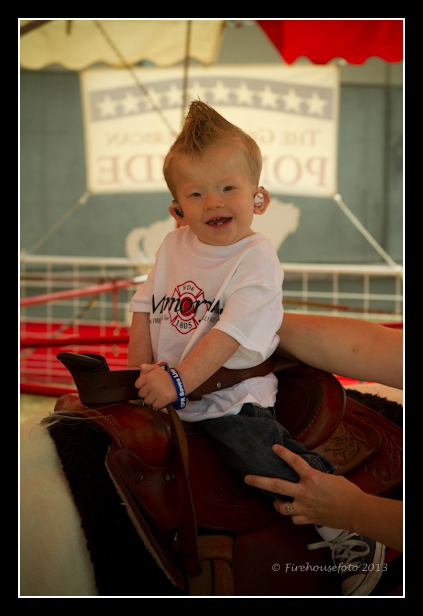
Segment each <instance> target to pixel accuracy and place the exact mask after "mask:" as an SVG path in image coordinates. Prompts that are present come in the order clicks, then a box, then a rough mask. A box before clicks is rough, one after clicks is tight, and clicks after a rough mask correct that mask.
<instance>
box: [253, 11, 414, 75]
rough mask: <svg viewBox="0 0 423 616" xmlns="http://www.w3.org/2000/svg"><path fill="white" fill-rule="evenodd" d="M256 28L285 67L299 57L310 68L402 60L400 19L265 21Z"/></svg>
mask: <svg viewBox="0 0 423 616" xmlns="http://www.w3.org/2000/svg"><path fill="white" fill-rule="evenodd" d="M258 24H259V25H260V27H261V28H262V29H263V30H264V32H265V33H266V34H267V36H268V37H269V39H270V40H271V41H272V43H273V44H274V46H275V47H276V49H277V50H278V51H279V53H280V54H281V56H282V58H283V59H284V60H285V62H287V63H288V64H292V62H294V61H295V60H296V59H297V58H299V57H300V56H305V57H307V58H309V60H311V61H312V62H313V63H314V64H326V62H329V61H330V60H332V59H333V58H343V59H344V60H346V61H347V62H349V63H350V64H362V63H363V62H365V61H366V60H367V59H368V58H370V57H371V56H378V57H380V58H382V59H383V60H386V61H387V62H400V61H401V60H402V59H403V20H402V19H377V20H376V19H375V20H373V19H299V20H297V19H266V20H258Z"/></svg>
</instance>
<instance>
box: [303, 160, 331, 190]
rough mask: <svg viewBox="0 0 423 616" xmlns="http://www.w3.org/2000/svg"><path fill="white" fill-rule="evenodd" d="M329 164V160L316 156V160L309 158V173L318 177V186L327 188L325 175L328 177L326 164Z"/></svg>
mask: <svg viewBox="0 0 423 616" xmlns="http://www.w3.org/2000/svg"><path fill="white" fill-rule="evenodd" d="M327 162H328V159H327V158H322V157H320V156H315V157H314V158H309V159H308V161H307V162H306V167H307V171H309V172H310V173H311V174H312V175H316V176H317V177H318V180H319V181H318V183H317V186H325V175H326V163H327Z"/></svg>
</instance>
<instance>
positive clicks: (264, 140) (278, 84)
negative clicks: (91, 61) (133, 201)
mask: <svg viewBox="0 0 423 616" xmlns="http://www.w3.org/2000/svg"><path fill="white" fill-rule="evenodd" d="M134 72H135V74H136V77H137V79H138V81H139V82H140V83H141V84H142V85H143V87H144V88H145V90H146V91H148V96H146V95H145V94H144V92H143V89H142V88H141V87H140V86H139V85H137V84H136V83H135V82H134V78H133V76H131V74H130V73H129V72H128V71H126V70H123V69H92V70H87V71H84V72H83V73H82V74H81V91H82V99H83V109H84V126H85V140H86V160H87V182H88V190H90V191H91V192H92V193H123V192H167V190H168V189H167V186H166V183H165V181H164V179H163V173H162V167H163V159H164V157H165V156H166V154H167V152H168V150H169V148H170V146H171V144H172V143H173V141H174V140H175V138H176V135H177V134H178V133H179V131H180V129H181V125H182V106H181V103H182V87H183V77H182V68H181V67H178V68H171V69H156V68H137V69H134ZM188 97H189V98H188V100H189V101H190V100H192V99H197V98H199V99H200V100H202V101H204V102H206V103H208V104H209V105H211V106H212V107H214V108H215V109H216V110H217V111H218V112H219V113H220V114H221V115H223V116H224V117H225V118H226V119H227V120H229V121H230V122H232V123H233V124H236V125H237V126H239V127H240V128H242V129H243V130H244V131H245V132H247V133H248V134H249V135H251V136H252V137H253V138H254V139H255V140H256V141H257V143H258V145H259V147H260V149H261V152H262V155H263V172H262V177H261V181H260V183H261V184H262V185H263V186H265V187H266V188H267V189H268V190H269V191H270V193H272V194H291V195H310V196H315V197H331V196H333V195H334V194H335V193H336V192H337V141H338V101H339V70H338V68H337V67H336V66H333V65H330V66H310V65H307V66H302V67H293V66H288V67H285V66H277V65H239V66H226V65H221V66H213V67H205V68H203V67H201V68H198V67H195V68H190V69H189V91H188ZM157 109H160V113H159V112H158V111H157Z"/></svg>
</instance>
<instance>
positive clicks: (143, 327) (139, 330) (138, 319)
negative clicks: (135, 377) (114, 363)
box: [128, 312, 153, 370]
mask: <svg viewBox="0 0 423 616" xmlns="http://www.w3.org/2000/svg"><path fill="white" fill-rule="evenodd" d="M152 361H153V353H152V351H151V337H150V315H149V313H148V312H134V314H133V316H132V326H131V333H130V336H129V345H128V368H129V369H137V370H139V368H140V366H141V364H151V362H152Z"/></svg>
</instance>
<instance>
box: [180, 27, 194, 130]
mask: <svg viewBox="0 0 423 616" xmlns="http://www.w3.org/2000/svg"><path fill="white" fill-rule="evenodd" d="M191 25H192V21H191V20H188V21H187V38H186V43H185V62H184V82H183V88H182V126H183V124H184V120H185V108H186V106H187V103H188V101H187V93H188V70H189V53H190V47H191Z"/></svg>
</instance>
